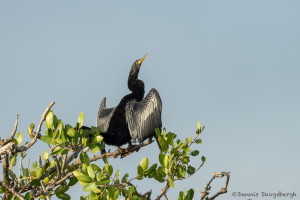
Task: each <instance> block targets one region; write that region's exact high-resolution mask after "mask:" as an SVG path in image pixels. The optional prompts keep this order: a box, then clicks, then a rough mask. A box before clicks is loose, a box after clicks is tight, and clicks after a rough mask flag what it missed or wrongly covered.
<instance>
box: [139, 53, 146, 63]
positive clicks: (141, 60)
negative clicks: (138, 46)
mask: <svg viewBox="0 0 300 200" xmlns="http://www.w3.org/2000/svg"><path fill="white" fill-rule="evenodd" d="M146 56H147V54H145V55H144V57H142V58H141V59H140V60H139V61H138V64H141V63H142V62H143V61H144V59H145V58H146Z"/></svg>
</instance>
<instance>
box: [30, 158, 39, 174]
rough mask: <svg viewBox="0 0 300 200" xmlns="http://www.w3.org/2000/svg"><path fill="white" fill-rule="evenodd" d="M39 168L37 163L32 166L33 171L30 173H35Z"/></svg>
mask: <svg viewBox="0 0 300 200" xmlns="http://www.w3.org/2000/svg"><path fill="white" fill-rule="evenodd" d="M37 168H38V164H37V162H36V161H35V162H34V163H33V164H32V166H31V169H30V172H35V171H36V170H37Z"/></svg>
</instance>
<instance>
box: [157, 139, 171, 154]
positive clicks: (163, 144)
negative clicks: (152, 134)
mask: <svg viewBox="0 0 300 200" xmlns="http://www.w3.org/2000/svg"><path fill="white" fill-rule="evenodd" d="M158 142H159V145H160V147H161V149H162V151H163V152H165V153H166V152H167V151H168V149H169V145H168V143H167V141H166V140H165V139H164V138H163V137H162V136H158Z"/></svg>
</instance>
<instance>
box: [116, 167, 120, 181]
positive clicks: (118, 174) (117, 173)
mask: <svg viewBox="0 0 300 200" xmlns="http://www.w3.org/2000/svg"><path fill="white" fill-rule="evenodd" d="M119 176H120V170H119V169H117V171H116V178H117V180H119Z"/></svg>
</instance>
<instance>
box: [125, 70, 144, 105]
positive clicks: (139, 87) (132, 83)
mask: <svg viewBox="0 0 300 200" xmlns="http://www.w3.org/2000/svg"><path fill="white" fill-rule="evenodd" d="M139 71H140V69H139V67H137V66H135V65H133V66H132V67H131V70H130V73H129V77H128V88H129V90H130V91H132V94H133V95H134V96H135V97H136V99H137V100H138V101H141V100H143V98H144V94H145V86H144V82H143V81H142V80H139V79H138V75H139Z"/></svg>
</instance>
